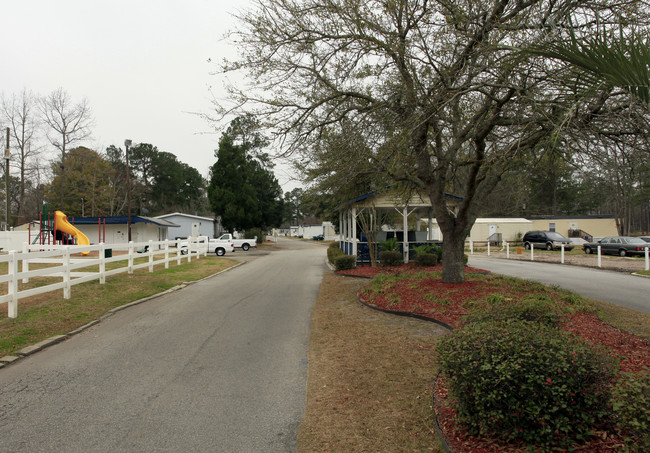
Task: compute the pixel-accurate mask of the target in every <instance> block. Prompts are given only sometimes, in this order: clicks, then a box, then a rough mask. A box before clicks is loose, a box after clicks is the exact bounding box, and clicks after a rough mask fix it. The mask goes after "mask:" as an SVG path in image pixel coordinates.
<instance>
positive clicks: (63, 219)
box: [54, 211, 90, 255]
mask: <svg viewBox="0 0 650 453" xmlns="http://www.w3.org/2000/svg"><path fill="white" fill-rule="evenodd" d="M54 231H61V232H63V233H65V234H69V235H70V236H72V237H74V238H75V239H76V240H77V245H90V240H88V237H87V236H86V235H85V234H83V233H82V232H81V231H79V230H78V229H77V228H75V227H74V225H72V224H71V223H70V222H68V217H67V216H66V215H65V214H64V213H62V212H61V211H55V212H54ZM85 254H86V255H87V254H88V252H85Z"/></svg>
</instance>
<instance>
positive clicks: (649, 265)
mask: <svg viewBox="0 0 650 453" xmlns="http://www.w3.org/2000/svg"><path fill="white" fill-rule="evenodd" d="M649 251H650V248H648V247H646V248H645V270H647V271H650V258H649V255H650V252H649Z"/></svg>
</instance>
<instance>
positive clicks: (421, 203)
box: [337, 188, 463, 210]
mask: <svg viewBox="0 0 650 453" xmlns="http://www.w3.org/2000/svg"><path fill="white" fill-rule="evenodd" d="M410 192H411V193H410V194H406V193H404V192H403V191H399V190H396V189H393V188H389V189H386V190H383V191H379V190H376V191H374V192H370V193H367V194H364V195H361V196H359V197H356V198H353V199H351V200H348V201H346V202H345V203H343V204H342V205H341V206H339V207H338V208H337V210H341V209H345V208H349V207H352V206H355V207H371V206H373V207H375V208H393V207H403V206H409V207H413V208H425V207H426V208H428V207H430V206H431V201H430V200H429V197H427V196H426V194H424V191H423V190H422V189H420V188H414V189H412V190H411V191H410ZM407 195H408V196H409V198H408V199H406V197H407ZM445 198H447V199H448V200H449V201H451V202H452V203H454V204H455V203H458V202H461V201H463V199H462V198H461V197H458V196H456V195H450V194H447V193H446V194H445Z"/></svg>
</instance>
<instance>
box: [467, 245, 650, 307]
mask: <svg viewBox="0 0 650 453" xmlns="http://www.w3.org/2000/svg"><path fill="white" fill-rule="evenodd" d="M469 265H470V266H473V267H478V268H481V269H486V270H489V271H492V272H495V273H499V274H503V275H509V276H512V277H519V278H525V279H528V280H534V281H538V282H542V283H545V284H548V285H557V286H559V287H561V288H565V289H569V290H571V291H574V292H575V293H577V294H580V295H582V296H585V297H590V298H592V299H596V300H601V301H603V302H610V303H612V304H616V305H621V306H623V307H627V308H631V309H633V310H638V311H641V312H644V313H650V278H643V277H636V276H633V275H630V274H625V273H622V272H612V271H605V270H600V269H592V268H584V267H578V266H567V265H562V264H551V263H543V262H530V261H522V260H504V259H497V258H476V257H470V259H469Z"/></svg>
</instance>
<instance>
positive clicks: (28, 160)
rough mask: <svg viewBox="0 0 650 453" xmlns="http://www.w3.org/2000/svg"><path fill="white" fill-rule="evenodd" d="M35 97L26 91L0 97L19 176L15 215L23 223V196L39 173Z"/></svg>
mask: <svg viewBox="0 0 650 453" xmlns="http://www.w3.org/2000/svg"><path fill="white" fill-rule="evenodd" d="M37 99H38V98H37V97H36V96H35V95H34V94H33V93H32V92H30V91H27V90H26V89H25V90H23V91H22V92H21V93H20V95H16V94H13V95H12V96H11V97H5V96H3V97H2V105H1V108H2V111H1V114H2V116H3V117H4V120H5V121H6V122H7V123H8V124H9V125H10V134H11V139H12V142H13V146H12V147H13V149H14V150H16V152H15V153H14V159H13V160H14V161H17V162H16V163H17V165H16V166H17V167H18V172H19V174H20V192H19V194H18V197H17V199H18V206H17V207H16V208H17V210H16V214H17V216H18V219H20V220H22V221H25V220H26V219H25V218H24V217H25V193H26V186H27V182H28V180H29V179H30V177H31V176H33V175H34V174H38V166H39V161H38V157H39V154H40V147H39V146H38V143H37V140H36V135H37V131H38V128H39V118H38V112H37V111H36V108H37Z"/></svg>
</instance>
